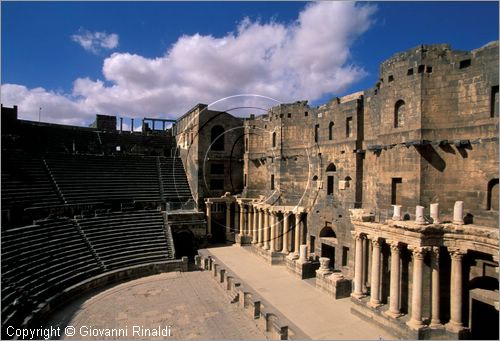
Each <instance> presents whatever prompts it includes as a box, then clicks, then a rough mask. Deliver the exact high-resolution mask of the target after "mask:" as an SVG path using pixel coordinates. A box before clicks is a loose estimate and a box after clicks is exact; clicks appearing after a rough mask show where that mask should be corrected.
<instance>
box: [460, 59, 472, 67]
mask: <svg viewBox="0 0 500 341" xmlns="http://www.w3.org/2000/svg"><path fill="white" fill-rule="evenodd" d="M470 64H471V60H470V59H464V60H461V61H460V65H459V68H460V69H465V68H468V67H469V66H470Z"/></svg>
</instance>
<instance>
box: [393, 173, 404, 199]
mask: <svg viewBox="0 0 500 341" xmlns="http://www.w3.org/2000/svg"><path fill="white" fill-rule="evenodd" d="M402 183H403V179H402V178H392V184H391V205H398V203H399V202H401V185H402Z"/></svg>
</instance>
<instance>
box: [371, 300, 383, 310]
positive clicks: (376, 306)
mask: <svg viewBox="0 0 500 341" xmlns="http://www.w3.org/2000/svg"><path fill="white" fill-rule="evenodd" d="M382 305H383V304H382V303H380V302H372V301H370V302H368V306H369V307H371V308H375V309H376V308H378V307H380V306H382Z"/></svg>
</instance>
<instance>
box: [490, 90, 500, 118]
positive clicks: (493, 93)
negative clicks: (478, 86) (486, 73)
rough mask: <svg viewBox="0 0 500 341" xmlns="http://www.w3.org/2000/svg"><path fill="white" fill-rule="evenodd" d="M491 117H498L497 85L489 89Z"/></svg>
mask: <svg viewBox="0 0 500 341" xmlns="http://www.w3.org/2000/svg"><path fill="white" fill-rule="evenodd" d="M490 113H491V117H498V85H496V86H492V87H491V108H490Z"/></svg>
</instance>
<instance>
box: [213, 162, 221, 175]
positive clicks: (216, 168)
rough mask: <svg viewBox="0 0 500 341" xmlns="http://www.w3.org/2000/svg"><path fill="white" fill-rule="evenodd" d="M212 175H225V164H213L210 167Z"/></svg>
mask: <svg viewBox="0 0 500 341" xmlns="http://www.w3.org/2000/svg"><path fill="white" fill-rule="evenodd" d="M210 174H221V175H224V164H223V163H212V164H211V165H210Z"/></svg>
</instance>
